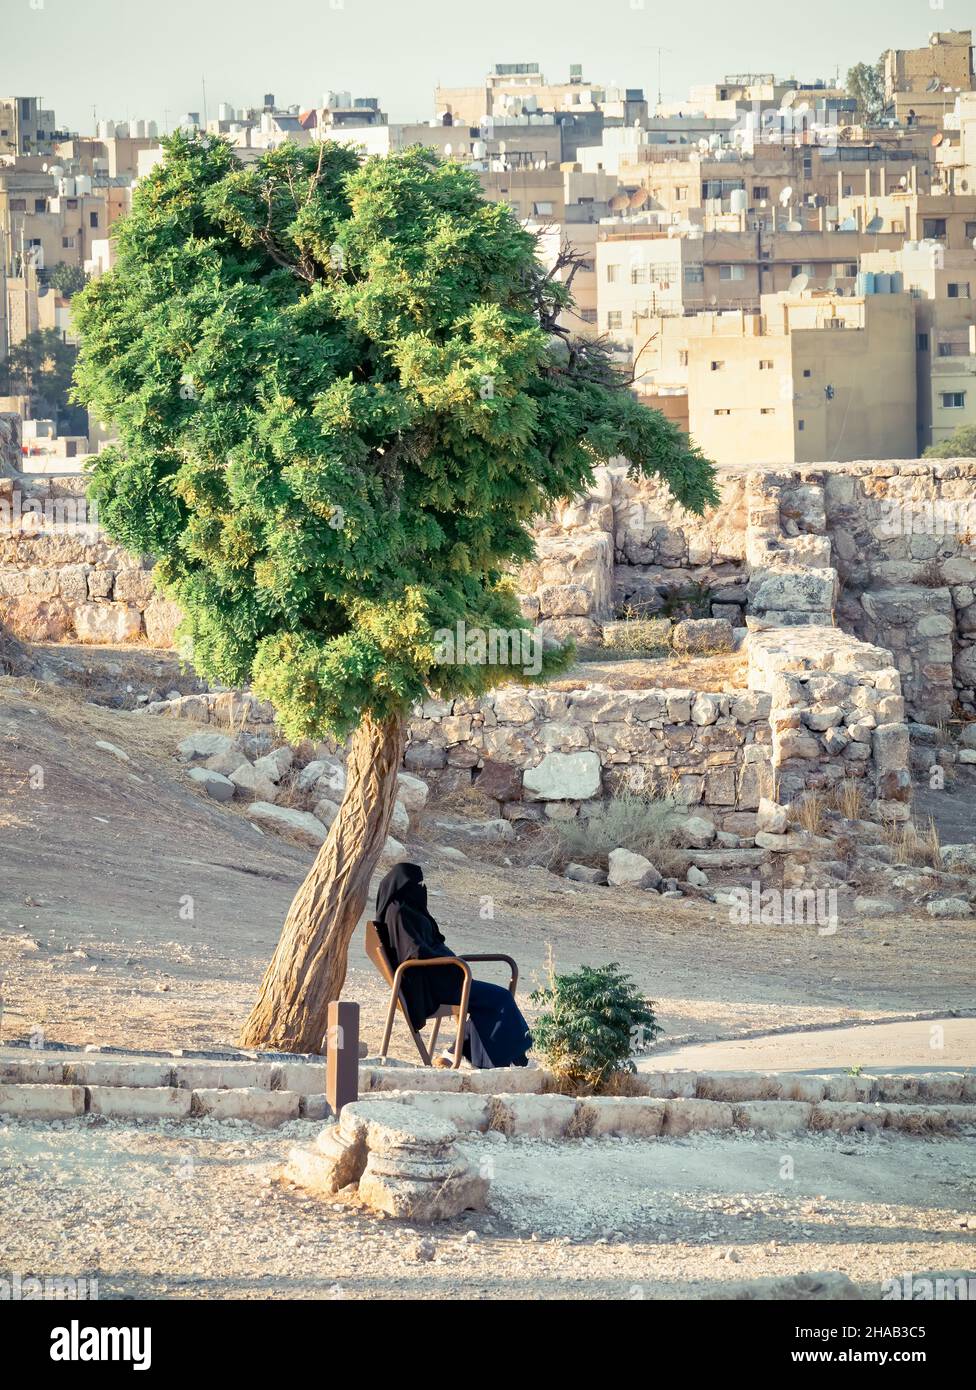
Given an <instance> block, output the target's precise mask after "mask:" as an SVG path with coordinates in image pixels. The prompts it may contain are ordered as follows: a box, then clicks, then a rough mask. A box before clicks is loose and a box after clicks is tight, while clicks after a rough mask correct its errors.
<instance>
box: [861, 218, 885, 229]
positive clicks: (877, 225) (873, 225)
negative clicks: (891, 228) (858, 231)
mask: <svg viewBox="0 0 976 1390" xmlns="http://www.w3.org/2000/svg"><path fill="white" fill-rule="evenodd" d="M883 229H884V218H883V217H872V218H871V221H870V222H869V223H868V225H867V226H866V227H865V228H864V230H865V231H866V232H880V231H882V230H883Z"/></svg>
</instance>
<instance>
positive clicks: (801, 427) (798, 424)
mask: <svg viewBox="0 0 976 1390" xmlns="http://www.w3.org/2000/svg"><path fill="white" fill-rule="evenodd" d="M796 427H797V429H798V430H805V429H806V427H807V422H806V420H797V422H796Z"/></svg>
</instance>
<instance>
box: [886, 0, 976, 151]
mask: <svg viewBox="0 0 976 1390" xmlns="http://www.w3.org/2000/svg"><path fill="white" fill-rule="evenodd" d="M940 8H941V6H940ZM884 82H885V100H886V101H887V102H888V105H889V107H890V108H891V112H892V115H893V116H894V117H895V119H896V120H897V121H899V122H900V123H902V124H905V125H927V126H937V127H941V126H942V124H943V119H944V117H945V116H946V114H947V113H948V112H950V111H951V110H952V108H953V106H954V104H955V99H956V95H957V94H958V93H959V92H971V91H972V90H973V87H974V85H976V84H974V81H973V35H972V31H971V30H969V29H960V30H956V29H950V30H948V31H946V32H944V33H934V34H931V35H930V36H929V41H928V43H927V44H926V45H925V46H924V47H922V48H904V49H901V48H899V49H894V48H892V49H889V50H888V52H887V53H886V54H885V65H884Z"/></svg>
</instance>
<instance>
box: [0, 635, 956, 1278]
mask: <svg viewBox="0 0 976 1390" xmlns="http://www.w3.org/2000/svg"><path fill="white" fill-rule="evenodd" d="M140 659H142V658H140ZM145 659H146V660H147V661H155V660H156V658H155V657H154V656H152V655H151V654H146V656H145ZM159 674H160V679H161V681H162V684H163V685H166V684H167V682H166V680H165V676H166V674H167V673H166V672H165V671H163V672H161V673H159ZM112 680H114V681H115V682H116V683H118V682H120V681H121V682H125V683H127V682H126V673H125V671H123V672H122V673H121V675H120V676H116V677H112ZM103 687H104V677H103V676H102V675H97V674H96V675H94V676H93V677H92V685H91V686H90V687H85V688H81V689H78V688H75V689H73V690H69V689H67V688H65V687H61V686H57V685H51V684H46V683H35V682H34V681H33V680H27V679H20V680H14V679H11V678H4V679H0V873H2V882H0V972H2V979H3V1016H2V1019H0V1038H2V1039H3V1040H4V1041H8V1040H10V1039H11V1038H17V1037H24V1036H26V1035H28V1034H30V1033H32V1032H33V1033H35V1034H38V1033H40V1034H42V1035H43V1036H44V1037H45V1038H47V1039H49V1040H52V1041H62V1042H69V1043H75V1044H81V1045H84V1044H101V1045H109V1044H111V1045H116V1046H119V1045H129V1046H133V1047H138V1048H153V1047H189V1048H193V1047H213V1046H215V1045H217V1044H219V1043H221V1042H233V1041H234V1039H235V1037H236V1034H237V1030H238V1028H239V1027H240V1024H241V1022H242V1020H243V1019H244V1017H245V1015H246V1013H247V1011H248V1009H249V1007H250V1004H251V1002H252V1001H253V998H254V996H255V991H256V989H257V987H258V984H259V981H260V978H261V975H262V972H263V970H264V968H265V966H266V964H267V962H268V960H269V958H270V956H271V952H272V950H273V947H274V944H275V940H276V938H277V935H278V931H279V928H280V925H281V922H282V920H283V918H284V914H285V911H286V909H287V907H288V903H289V901H290V899H291V896H292V894H293V893H294V891H295V889H296V887H297V886H298V884H299V882H300V881H301V878H302V875H303V874H304V872H305V870H306V868H307V866H308V864H309V862H310V859H311V851H310V850H307V849H303V848H299V847H297V846H294V845H291V844H288V843H286V842H284V841H282V840H280V839H278V838H273V837H272V836H271V835H270V834H268V835H262V834H261V833H259V832H258V831H257V830H256V829H255V828H253V827H252V826H251V825H250V824H249V823H248V821H247V819H246V817H245V815H244V813H243V810H242V809H241V808H239V807H236V806H234V807H227V806H218V805H216V804H215V803H213V802H211V801H208V800H207V799H206V798H205V797H203V796H201V794H200V793H199V792H198V791H197V790H196V789H195V787H194V786H193V784H192V783H190V782H189V781H188V780H187V777H186V773H185V769H184V768H183V767H182V765H181V764H180V763H179V762H178V760H177V759H176V746H177V743H178V742H179V740H180V739H181V738H182V737H183V736H184V735H185V734H186V733H187V732H189V730H190V728H191V727H192V726H190V725H188V724H186V723H184V722H182V721H170V720H167V719H160V718H156V717H153V716H148V715H146V714H143V713H137V712H133V711H131V710H127V709H109V708H106V707H105V706H104V705H103V704H93V703H88V700H89V699H90V698H91V696H92V695H93V694H94V695H96V696H97V697H98V698H100V699H102V698H104V694H105V691H104V688H103ZM125 693H126V694H127V695H131V694H132V692H125ZM99 741H102V742H107V743H110V744H112V745H114V746H115V747H116V748H118V749H121V750H122V751H123V752H124V753H125V754H126V755H127V760H125V759H123V758H120V757H119V756H118V755H117V754H116V753H115V752H113V751H112V750H111V749H103V748H99V747H98V746H97V743H98V742H99ZM408 848H409V852H410V854H411V856H412V857H415V858H417V859H418V860H420V862H422V863H423V864H424V867H425V871H426V874H427V878H428V882H429V885H430V889H431V902H432V907H433V911H434V914H435V916H436V917H437V918H438V920H439V921H440V923H441V925H442V926H443V927H444V928H445V931H446V934H447V936H448V939H449V940H450V941H451V943H452V945H454V946H455V948H456V949H458V950H472V951H478V950H481V951H484V950H487V949H491V948H494V949H497V950H500V951H506V952H509V953H510V954H512V955H514V956H515V957H516V958H517V959H518V961H519V964H520V967H521V971H522V975H521V984H520V999H521V1000H522V1002H523V1003H524V1004H525V1005H526V1010H527V1013H528V1014H529V1016H530V1020H531V1016H532V1014H533V1012H534V1010H533V1008H532V1006H531V1004H530V1003H529V1002H528V998H527V996H528V994H529V992H530V991H531V989H533V988H534V987H536V986H537V985H539V984H542V983H543V982H544V981H545V979H546V977H547V971H548V968H549V965H550V963H552V962H554V963H555V965H556V967H557V968H559V969H569V968H572V967H574V966H576V965H578V964H581V963H583V962H589V963H603V962H606V961H608V960H617V961H619V962H620V963H621V965H622V966H623V967H624V968H625V969H627V970H628V971H630V972H631V973H632V974H633V976H634V977H635V979H636V980H637V982H638V983H639V984H640V986H641V987H642V988H643V989H644V990H646V991H647V992H648V994H649V995H650V996H651V997H653V998H654V999H655V1000H657V1005H658V1014H659V1018H660V1021H661V1022H662V1024H663V1025H664V1028H665V1033H664V1036H663V1037H662V1039H661V1042H660V1046H661V1048H662V1049H664V1048H668V1049H671V1050H673V1049H675V1048H677V1047H679V1046H681V1045H682V1044H684V1045H688V1044H692V1043H707V1042H710V1041H713V1040H719V1041H726V1042H736V1041H738V1040H742V1039H744V1038H748V1037H749V1036H752V1035H764V1037H765V1039H766V1044H765V1046H766V1049H767V1050H766V1051H765V1052H764V1065H766V1066H771V1067H772V1066H775V1065H776V1063H777V1060H778V1058H780V1057H782V1056H783V1055H785V1048H786V1046H787V1044H786V1043H784V1047H783V1050H781V1051H780V1052H779V1053H777V1050H776V1043H775V1035H777V1032H778V1030H792V1031H793V1032H794V1033H795V1032H796V1031H797V1030H807V1029H811V1028H816V1027H823V1026H826V1025H837V1024H841V1023H847V1024H857V1023H863V1022H868V1021H873V1020H885V1019H887V1020H894V1019H901V1018H904V1017H906V1016H910V1015H913V1014H917V1013H923V1014H926V1015H938V1016H940V1017H944V1016H946V1015H950V1014H952V1013H953V1012H954V1011H957V1010H959V1011H968V1012H972V1009H973V1002H974V1001H973V991H972V981H973V969H972V938H973V932H974V930H976V928H974V927H973V926H972V925H969V926H967V925H966V924H964V923H958V922H935V921H933V920H932V919H930V918H927V917H921V916H917V915H899V916H897V917H894V918H893V919H892V920H890V921H877V920H852V921H843V922H842V923H841V927H840V930H839V931H838V932H837V934H836V936H828V937H820V936H818V935H817V933H816V928H815V927H809V928H800V927H797V928H776V927H763V926H760V925H746V926H732V925H731V924H730V922H729V918H728V911H727V909H725V908H721V907H718V906H715V905H713V904H709V903H706V902H702V901H697V900H693V899H685V900H662V899H660V898H658V897H657V896H656V895H650V894H647V895H644V894H638V893H627V892H623V891H616V890H613V889H608V888H599V887H590V886H587V885H583V884H575V883H570V882H569V881H567V880H565V879H563V878H558V877H555V876H554V875H552V874H551V873H549V872H548V871H547V870H546V869H544V868H541V867H536V868H531V867H515V868H513V867H511V866H507V865H505V864H504V863H502V862H488V857H487V855H486V856H485V857H484V859H479V857H478V856H479V852H478V851H477V850H470V851H469V854H470V858H469V860H468V861H467V862H460V861H456V860H453V859H449V858H446V857H444V856H443V855H442V854H440V853H438V852H437V851H435V850H434V848H433V847H432V846H430V845H424V844H411V845H409V846H408ZM495 859H496V860H497V859H498V856H497V855H495ZM346 994H347V997H349V998H353V999H356V1000H358V1001H359V1002H360V1004H361V1006H362V1012H363V1037H364V1038H365V1040H366V1041H367V1043H368V1044H369V1046H370V1048H371V1049H375V1047H376V1045H377V1043H378V1040H379V1031H380V1019H381V1016H382V1012H383V1007H384V1002H385V1001H384V990H383V988H382V986H381V984H380V982H379V980H378V978H376V977H375V976H374V974H373V972H372V967H371V966H370V965H369V963H368V962H367V961H366V959H365V957H364V955H363V951H362V937H361V933H358V934H357V938H356V940H355V941H354V943H353V948H352V952H351V955H350V968H349V976H348V980H347V987H346ZM407 1042H408V1040H407V1039H406V1038H405V1036H404V1035H403V1034H402V1033H399V1032H398V1033H397V1034H395V1044H396V1045H395V1048H394V1051H395V1052H396V1053H397V1055H399V1056H401V1057H405V1058H409V1057H410V1053H409V1050H408V1047H407V1045H406V1044H407ZM770 1049H771V1050H770ZM835 1061H836V1064H837V1065H838V1066H840V1065H856V1064H859V1063H860V1062H861V1061H862V1058H861V1057H859V1056H857V1055H854V1054H853V1045H852V1055H851V1056H850V1057H849V1058H846V1059H845V1057H844V1056H843V1054H842V1052H841V1053H840V1055H838V1056H837V1057H836V1059H835ZM972 1063H973V1058H972V1057H971V1056H970V1057H969V1058H968V1062H967V1063H966V1064H968V1065H972ZM739 1065H744V1063H742V1062H740V1063H739ZM317 1129H318V1126H317V1125H314V1124H310V1123H306V1122H297V1121H296V1122H295V1123H294V1124H293V1125H290V1126H288V1127H286V1129H284V1130H277V1131H273V1132H271V1133H270V1134H268V1133H265V1132H263V1131H260V1130H255V1129H251V1128H250V1127H248V1126H243V1125H237V1126H234V1125H217V1124H214V1123H212V1122H210V1121H206V1122H194V1123H193V1124H192V1125H188V1126H182V1127H180V1126H176V1125H157V1126H149V1125H135V1124H130V1125H125V1124H122V1123H118V1122H108V1123H99V1122H98V1121H97V1120H96V1119H93V1118H92V1117H87V1118H85V1119H83V1120H78V1121H72V1122H66V1123H64V1124H60V1125H50V1124H47V1125H31V1124H26V1123H19V1122H14V1121H11V1122H8V1123H6V1124H4V1125H2V1126H0V1171H2V1172H3V1174H4V1181H3V1183H2V1184H0V1265H2V1266H3V1267H5V1268H9V1269H18V1270H21V1271H28V1270H29V1271H38V1272H50V1273H62V1274H63V1273H72V1272H73V1273H77V1274H81V1273H84V1272H86V1271H88V1272H96V1273H97V1275H98V1278H99V1281H100V1293H101V1296H102V1297H104V1298H109V1297H133V1296H148V1297H233V1296H238V1297H246V1298H266V1297H269V1296H279V1297H291V1296H295V1297H318V1298H322V1297H326V1298H329V1297H332V1298H360V1297H381V1296H384V1295H386V1296H389V1297H396V1298H414V1297H420V1296H423V1297H425V1298H428V1297H434V1298H438V1297H441V1298H449V1299H453V1298H470V1297H478V1298H495V1297H499V1298H500V1297H508V1298H511V1297H516V1298H523V1299H544V1298H587V1299H602V1298H615V1299H616V1298H644V1297H647V1298H652V1297H665V1298H687V1297H695V1296H698V1295H699V1294H700V1293H702V1292H707V1291H708V1290H709V1289H719V1288H721V1287H723V1285H724V1284H725V1283H726V1282H727V1281H729V1280H739V1279H743V1278H751V1277H754V1276H756V1277H758V1276H760V1275H769V1274H790V1273H797V1272H800V1271H804V1270H805V1271H811V1270H820V1269H837V1270H842V1271H845V1272H847V1273H849V1274H850V1275H851V1277H852V1278H854V1279H855V1281H856V1282H858V1283H859V1284H860V1285H862V1286H863V1287H864V1288H865V1289H873V1288H874V1287H875V1286H876V1284H877V1282H878V1281H879V1280H881V1279H884V1278H889V1277H895V1276H898V1275H900V1274H901V1273H903V1272H904V1271H906V1270H909V1271H915V1272H918V1271H924V1270H929V1269H958V1268H965V1267H967V1266H968V1267H969V1268H972V1267H973V1264H974V1254H973V1240H974V1234H976V1216H972V1217H971V1220H972V1229H970V1228H969V1227H968V1226H964V1225H961V1224H960V1222H961V1221H963V1220H965V1217H966V1214H967V1213H972V1212H973V1211H974V1209H976V1192H974V1183H973V1165H972V1162H971V1157H970V1155H969V1148H970V1147H971V1145H970V1146H967V1144H966V1143H965V1141H963V1140H955V1139H953V1140H948V1139H939V1140H931V1141H928V1140H926V1141H921V1140H912V1139H908V1138H897V1137H895V1138H886V1137H885V1136H883V1135H882V1136H880V1137H878V1138H874V1139H870V1138H868V1137H867V1136H855V1137H854V1138H852V1139H846V1138H845V1139H843V1140H841V1139H839V1138H837V1137H831V1136H825V1135H824V1136H812V1135H811V1136H805V1137H803V1138H790V1139H788V1140H765V1139H756V1138H750V1137H726V1136H722V1137H717V1136H707V1135H701V1136H693V1137H692V1138H689V1139H686V1140H661V1141H656V1142H655V1143H653V1144H649V1143H646V1144H645V1143H639V1142H626V1141H617V1140H611V1141H599V1142H590V1141H582V1142H577V1143H572V1144H570V1143H564V1144H560V1145H549V1144H545V1143H541V1142H531V1141H513V1142H506V1141H505V1140H503V1139H491V1138H488V1137H486V1138H484V1139H479V1140H477V1141H475V1142H474V1143H472V1144H471V1145H470V1148H471V1149H472V1151H473V1153H474V1155H475V1157H477V1158H478V1159H479V1161H482V1160H483V1161H486V1162H490V1163H491V1164H492V1165H493V1168H492V1171H493V1172H494V1182H493V1187H492V1198H491V1203H492V1210H491V1211H490V1212H489V1213H487V1214H482V1215H476V1216H475V1215H469V1216H467V1217H465V1218H463V1219H462V1220H460V1221H458V1222H454V1223H449V1224H448V1226H447V1227H445V1228H444V1229H440V1228H439V1229H438V1230H437V1231H436V1232H435V1233H434V1241H435V1257H434V1259H433V1260H432V1261H430V1262H422V1261H420V1260H418V1258H417V1253H416V1246H417V1238H418V1237H417V1235H416V1234H415V1233H413V1232H412V1231H411V1230H410V1228H409V1227H406V1226H405V1225H404V1224H403V1223H401V1222H393V1221H382V1220H378V1219H377V1218H375V1217H372V1216H370V1217H367V1216H365V1215H363V1214H361V1213H360V1212H359V1211H358V1210H357V1209H356V1208H355V1206H350V1205H349V1204H348V1203H343V1202H337V1203H335V1204H332V1205H330V1204H323V1203H321V1202H317V1201H315V1200H313V1199H309V1198H307V1197H304V1196H303V1195H301V1194H300V1193H298V1192H297V1191H295V1190H293V1189H289V1188H288V1187H287V1186H285V1185H283V1184H282V1183H281V1181H280V1178H279V1175H280V1167H281V1164H282V1162H283V1160H284V1159H285V1157H286V1156H287V1151H288V1148H289V1146H290V1144H291V1143H294V1142H296V1141H298V1142H308V1140H309V1139H310V1138H311V1137H312V1135H314V1133H315V1132H316V1130H317ZM784 1158H789V1159H791V1161H792V1165H793V1174H794V1176H793V1177H791V1178H788V1179H787V1178H784V1177H783V1176H782V1173H783V1172H784V1165H783V1159H784ZM786 1166H787V1167H789V1165H786ZM582 1193H585V1194H586V1195H585V1198H583V1197H582V1196H581V1194H582ZM469 1231H473V1232H475V1236H474V1237H468V1235H467V1232H469Z"/></svg>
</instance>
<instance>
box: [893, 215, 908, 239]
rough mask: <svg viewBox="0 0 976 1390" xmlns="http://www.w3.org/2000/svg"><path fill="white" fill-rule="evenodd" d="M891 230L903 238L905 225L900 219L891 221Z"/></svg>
mask: <svg viewBox="0 0 976 1390" xmlns="http://www.w3.org/2000/svg"><path fill="white" fill-rule="evenodd" d="M891 230H892V231H893V232H895V233H897V235H899V236H904V234H905V223H904V222H903V221H902V219H901V218H897V219H893V220H892V223H891Z"/></svg>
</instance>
